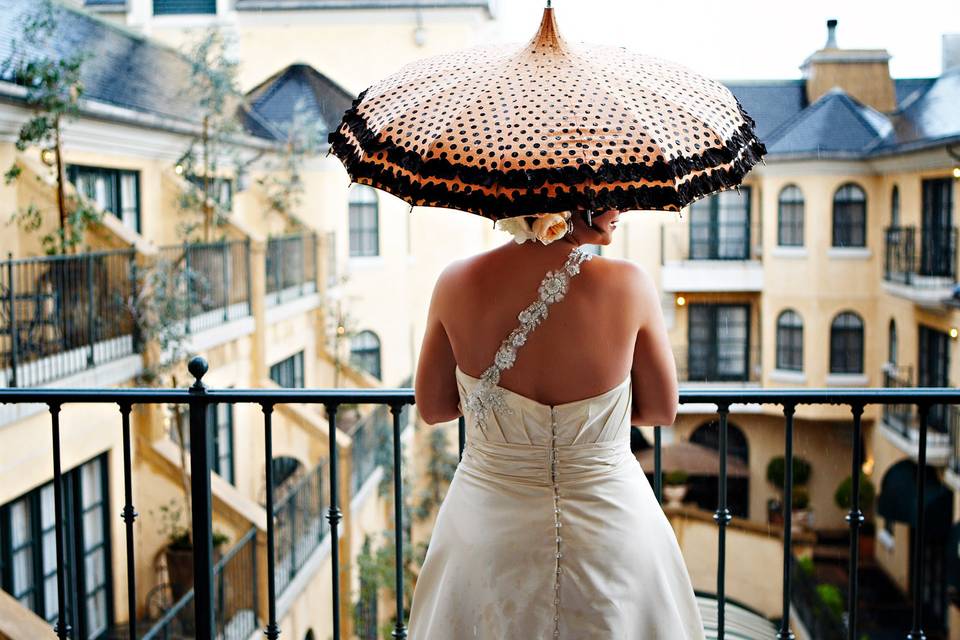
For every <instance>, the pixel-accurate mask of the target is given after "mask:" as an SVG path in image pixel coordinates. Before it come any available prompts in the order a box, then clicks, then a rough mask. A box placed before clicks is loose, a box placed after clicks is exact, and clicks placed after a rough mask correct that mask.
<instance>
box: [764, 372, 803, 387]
mask: <svg viewBox="0 0 960 640" xmlns="http://www.w3.org/2000/svg"><path fill="white" fill-rule="evenodd" d="M767 377H768V378H770V381H771V382H786V383H789V384H806V382H807V374H805V373H804V372H803V371H787V370H786V369H774V370H772V371H771V372H770V374H769V375H768V376H767Z"/></svg>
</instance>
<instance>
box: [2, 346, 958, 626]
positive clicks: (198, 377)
mask: <svg viewBox="0 0 960 640" xmlns="http://www.w3.org/2000/svg"><path fill="white" fill-rule="evenodd" d="M189 370H190V372H191V374H192V375H193V376H194V377H195V382H194V383H193V385H192V386H191V387H190V388H189V389H81V390H71V389H29V390H24V389H0V402H6V403H41V404H46V405H47V407H48V408H49V413H50V418H51V435H52V447H53V451H52V457H53V476H54V479H53V484H54V498H55V508H56V514H57V516H56V521H57V526H56V555H57V597H58V604H59V609H58V610H59V611H60V612H67V613H66V615H65V616H64V617H63V618H61V619H60V620H58V621H57V623H56V625H55V630H56V633H57V635H58V637H59V638H60V639H61V640H65V639H66V638H68V637H70V625H71V620H70V619H69V615H70V614H69V611H68V609H67V607H66V597H67V593H68V591H69V590H71V589H73V588H74V587H75V586H76V585H70V584H67V572H66V570H65V568H64V562H63V560H64V557H65V551H66V546H65V545H66V544H67V541H66V540H64V536H63V531H64V527H62V526H61V523H62V522H63V516H62V514H63V504H64V496H63V491H64V489H63V472H62V467H61V450H60V441H61V438H60V435H61V433H60V432H61V425H60V411H61V408H62V406H63V405H65V404H73V403H86V404H91V403H94V404H104V403H110V404H116V405H117V406H118V407H119V413H120V421H121V428H122V446H123V468H124V502H125V504H124V507H123V510H122V513H123V518H124V521H125V523H126V531H125V534H126V535H125V538H126V545H127V554H126V561H127V580H126V582H127V594H126V596H127V599H128V607H129V610H130V611H136V610H137V607H136V605H137V596H136V584H135V570H134V569H135V566H136V565H135V548H134V540H133V536H134V526H133V525H134V520H135V518H136V515H137V514H136V512H135V510H134V505H133V488H132V483H133V478H132V475H131V453H130V452H131V430H130V412H131V410H132V407H133V406H134V405H150V404H170V403H174V404H176V403H180V404H188V405H190V442H191V454H192V455H191V458H190V461H191V462H190V464H191V469H190V484H191V491H192V508H193V511H192V514H191V516H192V532H193V545H194V556H193V562H194V564H193V569H194V592H193V609H194V616H193V620H194V624H195V627H196V628H195V637H196V638H199V639H200V640H213V639H214V638H218V637H220V636H219V635H218V626H217V615H218V611H217V602H218V600H217V598H216V592H217V581H216V579H215V571H214V567H215V563H214V561H213V560H214V558H213V526H212V521H211V516H212V500H211V489H210V482H211V480H210V478H211V468H210V466H211V461H210V448H211V445H212V443H211V437H210V434H209V432H208V430H207V425H206V421H207V415H208V412H207V411H206V407H207V406H208V405H209V404H211V403H253V404H257V405H259V406H260V407H261V410H262V412H263V416H264V425H263V426H264V456H265V458H264V464H265V467H266V473H267V478H266V486H268V487H272V486H274V482H273V477H272V476H273V471H272V464H271V461H272V460H273V443H272V437H273V430H272V417H273V409H274V407H275V406H276V405H278V404H298V403H300V404H302V403H307V404H322V405H324V407H325V409H326V413H327V415H328V417H329V420H328V425H329V433H328V440H329V458H328V462H327V472H328V474H329V505H328V506H327V509H326V518H327V520H328V521H329V525H330V539H331V545H330V547H331V556H330V560H331V574H332V585H331V586H332V595H331V598H332V604H333V620H332V634H331V635H332V637H333V638H334V640H339V639H340V638H341V624H340V622H341V619H340V611H341V605H342V602H341V592H340V554H339V545H338V543H337V541H338V537H339V523H340V520H341V511H340V505H339V495H340V494H339V488H338V478H339V475H338V447H337V445H336V438H335V434H336V429H337V426H336V422H337V409H338V407H339V406H341V405H346V404H372V405H386V406H388V407H390V412H391V414H392V417H393V433H392V444H393V465H392V475H393V478H392V480H393V507H394V528H395V529H394V530H395V531H403V530H404V522H403V513H404V509H403V483H402V482H401V478H400V472H401V469H400V459H401V456H400V432H401V410H402V408H403V407H404V406H406V405H410V404H412V403H413V401H414V398H413V391H412V390H410V389H364V390H343V389H320V390H306V389H252V390H240V389H209V388H207V387H206V385H205V384H204V383H203V381H202V377H203V375H204V374H205V373H206V370H207V365H206V362H205V361H204V360H203V359H202V358H194V359H193V360H192V361H191V362H190V364H189ZM680 402H681V403H683V404H696V405H703V404H707V405H713V406H716V407H717V414H718V417H719V443H718V444H719V447H718V448H719V451H718V454H719V465H720V469H719V482H718V490H717V508H716V511H715V513H714V521H715V522H716V523H717V537H718V552H717V554H718V555H717V581H716V597H717V622H718V629H719V632H718V636H717V637H718V638H721V639H722V638H724V634H725V618H724V615H725V614H724V611H725V603H726V591H725V588H726V563H727V545H726V531H727V526H728V524H729V523H730V520H731V518H732V516H731V513H730V510H729V508H728V503H727V458H728V420H729V416H730V408H731V406H733V405H735V404H736V405H742V404H764V405H779V406H781V407H782V413H783V419H784V423H783V424H784V458H785V466H786V468H787V469H792V468H793V462H792V461H793V457H794V456H793V445H794V414H795V411H796V408H797V407H798V406H799V405H843V406H846V407H848V408H849V410H850V417H851V421H852V429H851V430H850V446H851V449H852V452H853V453H852V456H851V460H850V469H851V478H852V483H853V486H852V490H851V501H852V504H851V507H850V509H849V512H848V515H847V522H848V524H849V528H850V547H849V549H850V551H849V583H848V587H847V592H848V593H847V602H849V603H857V602H858V590H859V562H860V557H859V541H860V530H861V527H862V525H863V522H864V516H863V513H862V511H861V509H860V477H861V476H860V469H861V466H862V462H863V450H862V443H863V426H862V417H863V412H864V407H866V406H867V405H883V404H905V403H909V404H913V405H915V406H916V408H917V416H918V418H917V425H918V429H919V433H920V438H919V447H918V455H917V465H918V467H919V468H920V469H923V468H925V466H926V463H927V447H926V435H927V429H928V421H927V416H928V414H929V412H930V408H931V406H933V405H936V404H960V390H956V389H933V388H926V389H918V388H915V389H896V390H890V389H851V390H844V391H838V390H836V389H823V390H817V389H802V390H800V389H798V390H771V389H756V390H745V389H725V390H703V391H696V390H690V389H687V390H684V391H682V392H681V394H680ZM464 432H465V429H464V425H463V421H462V419H461V421H460V426H459V434H460V449H461V453H462V451H463V446H464ZM654 446H655V447H656V449H655V455H654V490H655V493H656V495H657V497H658V499H659V498H660V497H661V495H662V484H663V482H662V470H661V461H660V449H661V435H660V428H659V427H657V428H655V430H654ZM785 475H786V477H785V478H784V486H783V493H784V503H785V504H792V503H793V488H794V486H793V475H792V474H790V473H788V474H785ZM926 475H927V474H924V473H918V474H917V481H916V504H918V505H923V504H926V495H927V487H926ZM272 494H273V492H272V491H267V505H266V506H267V512H268V513H276V512H277V505H275V504H274V498H273V495H272ZM791 521H792V519H791V518H784V523H783V584H782V595H783V600H782V605H783V607H782V620H781V623H780V624H781V627H780V631H779V633H778V638H791V637H792V635H793V634H792V633H791V632H790V626H791V624H790V621H791V608H790V603H791V593H792V591H793V562H792V522H791ZM276 528H277V527H276V524H275V523H274V519H273V518H268V519H267V531H266V538H267V576H266V588H267V613H266V615H265V619H264V623H265V625H266V628H265V630H264V634H265V635H266V637H267V638H269V639H271V640H275V639H276V638H278V637H279V635H280V631H279V626H278V621H277V611H276V601H277V589H276V585H277V583H278V581H277V557H278V556H277V551H276V550H277V548H278V546H277V531H276ZM924 529H925V512H924V509H918V510H917V516H916V523H915V528H914V535H913V536H912V541H913V542H912V549H911V553H912V557H913V563H912V567H913V575H912V576H911V580H910V584H911V585H912V598H913V606H912V622H911V625H910V629H909V631H908V630H906V629H904V630H903V631H904V633H907V635H906V637H907V638H910V639H912V640H917V639H919V638H923V637H925V636H924V618H923V616H924V606H923V603H924V600H923V591H922V589H923V585H924V575H923V572H924V563H923V562H922V558H923V556H922V554H923V551H924V545H925V544H926V543H927V537H926V536H925V531H924ZM403 540H404V536H400V535H398V536H394V541H395V543H394V544H395V548H394V553H395V558H396V560H397V561H396V562H395V567H396V572H395V593H396V598H397V602H396V611H397V612H398V615H397V621H396V626H395V629H394V632H393V633H394V637H397V638H405V637H406V635H407V631H406V625H405V621H404V619H403V615H402V612H403V611H404V593H405V591H404V588H403V581H404V577H403V562H402V558H403ZM252 584H256V582H255V581H254V582H253V583H252ZM847 614H848V615H847V630H846V631H847V638H848V639H850V640H859V635H858V620H857V607H856V606H855V604H854V605H853V606H851V607H850V610H849V611H848V612H847ZM136 633H137V632H136V627H135V625H131V626H130V636H131V637H136Z"/></svg>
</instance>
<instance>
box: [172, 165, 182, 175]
mask: <svg viewBox="0 0 960 640" xmlns="http://www.w3.org/2000/svg"><path fill="white" fill-rule="evenodd" d="M173 172H174V173H175V174H177V175H178V176H182V175H183V165H182V164H180V163H179V162H178V163H177V164H176V166H175V167H174V168H173Z"/></svg>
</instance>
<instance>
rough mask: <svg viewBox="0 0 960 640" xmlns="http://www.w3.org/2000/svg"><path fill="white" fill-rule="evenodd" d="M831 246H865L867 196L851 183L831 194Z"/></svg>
mask: <svg viewBox="0 0 960 640" xmlns="http://www.w3.org/2000/svg"><path fill="white" fill-rule="evenodd" d="M833 246H835V247H865V246H867V194H866V193H864V191H863V189H861V188H860V186H859V185H856V184H853V183H852V182H848V183H847V184H845V185H842V186H841V187H840V188H839V189H837V191H836V193H834V194H833Z"/></svg>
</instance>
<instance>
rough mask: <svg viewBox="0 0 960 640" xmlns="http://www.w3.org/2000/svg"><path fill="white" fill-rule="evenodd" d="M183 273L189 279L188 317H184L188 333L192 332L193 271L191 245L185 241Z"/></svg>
mask: <svg viewBox="0 0 960 640" xmlns="http://www.w3.org/2000/svg"><path fill="white" fill-rule="evenodd" d="M183 274H184V277H185V278H186V279H187V317H186V318H184V319H183V322H184V324H185V326H184V329H185V331H186V333H190V318H191V317H192V316H193V272H192V271H191V270H190V245H189V244H188V243H187V242H186V241H184V243H183Z"/></svg>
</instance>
